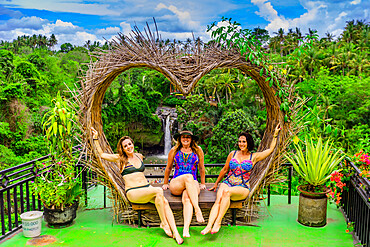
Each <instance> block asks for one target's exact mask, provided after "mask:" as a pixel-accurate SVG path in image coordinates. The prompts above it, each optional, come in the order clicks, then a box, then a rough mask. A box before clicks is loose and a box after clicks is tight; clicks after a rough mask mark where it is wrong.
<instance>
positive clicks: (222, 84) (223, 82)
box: [217, 69, 235, 104]
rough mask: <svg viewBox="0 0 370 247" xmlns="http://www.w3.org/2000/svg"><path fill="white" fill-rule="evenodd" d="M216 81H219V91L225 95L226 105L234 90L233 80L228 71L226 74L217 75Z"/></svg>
mask: <svg viewBox="0 0 370 247" xmlns="http://www.w3.org/2000/svg"><path fill="white" fill-rule="evenodd" d="M217 79H218V81H219V91H220V92H221V93H224V94H225V97H226V104H227V103H228V101H229V99H231V95H232V93H233V91H234V90H235V85H234V81H235V79H234V77H233V76H232V75H231V74H230V69H228V73H224V74H221V75H219V76H218V78H217Z"/></svg>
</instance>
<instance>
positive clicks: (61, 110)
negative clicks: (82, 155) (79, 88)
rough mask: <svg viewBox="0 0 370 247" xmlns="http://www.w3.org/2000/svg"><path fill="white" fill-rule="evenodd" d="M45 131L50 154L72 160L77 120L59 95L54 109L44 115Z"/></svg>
mask: <svg viewBox="0 0 370 247" xmlns="http://www.w3.org/2000/svg"><path fill="white" fill-rule="evenodd" d="M43 130H44V131H45V137H46V139H47V141H48V144H49V150H50V153H54V152H56V156H57V157H60V156H64V157H65V158H66V157H68V158H72V156H71V155H72V147H73V146H74V139H75V135H76V134H77V132H76V131H77V118H76V113H75V112H74V111H73V110H72V108H71V106H70V105H69V103H68V102H67V101H66V100H64V99H62V97H61V96H60V94H59V93H58V95H57V98H56V99H55V100H54V108H52V109H51V110H50V111H48V112H47V113H46V114H45V115H44V118H43Z"/></svg>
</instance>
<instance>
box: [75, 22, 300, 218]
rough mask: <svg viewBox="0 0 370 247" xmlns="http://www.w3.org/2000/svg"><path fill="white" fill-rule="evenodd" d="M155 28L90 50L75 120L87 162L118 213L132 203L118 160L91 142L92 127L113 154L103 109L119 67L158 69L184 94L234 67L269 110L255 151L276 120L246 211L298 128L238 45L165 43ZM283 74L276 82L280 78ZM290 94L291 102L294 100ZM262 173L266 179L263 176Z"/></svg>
mask: <svg viewBox="0 0 370 247" xmlns="http://www.w3.org/2000/svg"><path fill="white" fill-rule="evenodd" d="M160 40H161V39H160V36H159V35H158V33H157V32H156V33H153V32H151V31H150V28H149V26H147V29H145V30H144V33H142V32H140V31H139V30H138V28H137V27H135V29H134V30H133V31H132V33H131V34H130V36H125V35H122V34H118V36H117V37H116V39H114V40H113V41H112V42H111V48H110V50H109V51H99V52H96V53H95V54H94V57H95V58H97V60H96V61H95V62H93V61H91V62H90V64H89V65H88V70H87V71H86V74H85V76H84V77H83V78H82V79H81V81H80V82H81V86H82V89H81V91H80V93H79V95H78V98H79V100H78V102H79V104H80V112H79V117H80V118H79V119H80V123H81V125H82V128H83V129H84V130H85V133H84V136H83V138H82V141H83V144H84V147H85V154H88V155H90V157H91V159H90V160H91V162H89V163H87V165H89V166H90V168H91V169H92V170H93V171H96V172H97V173H98V174H99V175H100V176H98V177H99V178H100V182H101V183H102V184H103V185H105V186H107V187H108V188H110V191H111V193H112V198H113V200H114V209H115V214H116V215H118V214H119V213H122V212H123V211H125V210H127V209H129V208H130V203H129V201H128V200H127V198H126V195H125V190H124V181H123V178H122V176H121V174H120V172H119V171H118V168H117V166H116V164H114V163H111V162H108V161H105V160H102V159H101V158H100V157H99V155H97V152H96V150H95V149H94V148H93V147H92V146H91V144H92V140H93V139H92V134H91V131H90V129H91V127H94V128H95V129H96V130H97V131H98V132H99V133H101V135H100V136H99V142H100V146H101V147H102V149H103V150H104V151H105V152H107V153H113V150H112V148H111V146H110V145H109V143H108V141H107V139H106V137H105V135H104V133H103V126H102V118H101V110H102V101H103V98H104V94H105V92H106V90H107V89H108V87H109V85H110V84H111V83H112V81H113V80H114V79H115V78H116V77H117V76H118V75H119V74H121V73H122V72H124V71H126V70H128V69H130V68H137V67H147V68H150V69H154V70H156V71H158V72H160V73H162V74H163V75H164V76H165V77H166V78H167V79H168V80H169V81H170V82H171V83H172V84H173V85H174V86H175V87H176V88H177V89H178V90H180V91H181V92H182V93H183V94H185V95H187V94H189V93H190V92H191V91H192V89H193V88H194V86H195V85H196V84H197V82H198V81H199V80H200V79H201V78H202V77H203V76H204V75H206V74H207V73H209V72H210V71H212V70H214V69H220V68H236V69H239V70H241V71H242V72H244V73H245V74H247V75H249V76H250V77H251V78H252V79H254V80H255V81H256V82H257V83H258V85H259V87H260V88H261V90H262V92H263V95H264V98H265V102H266V111H267V122H266V130H265V133H264V135H263V138H262V141H261V143H260V146H259V147H258V150H257V151H261V150H265V149H267V148H269V145H270V143H271V140H272V138H273V132H274V129H275V126H276V125H277V124H278V123H280V124H281V126H282V130H281V132H280V135H279V138H278V142H277V148H275V150H274V152H273V153H272V154H271V155H270V156H269V157H268V158H266V159H264V160H263V161H260V162H259V163H258V164H257V165H256V166H254V168H253V170H252V174H251V180H250V184H251V193H250V196H249V197H248V198H247V200H246V204H247V207H248V208H249V211H251V210H252V208H253V203H252V202H253V201H254V200H256V199H258V197H259V193H260V191H261V189H262V188H263V187H264V186H266V185H268V184H270V183H273V182H274V181H275V180H276V179H275V178H274V174H276V171H277V170H278V169H279V163H281V159H282V157H283V153H284V152H285V149H286V147H287V145H288V144H289V139H290V138H289V137H290V136H292V135H293V134H294V132H296V131H297V128H296V129H295V131H294V130H292V129H290V127H291V126H290V124H289V123H287V122H284V112H282V111H281V110H280V104H281V99H280V98H279V97H278V96H277V95H276V90H277V88H276V87H275V85H273V86H272V87H270V86H269V83H268V82H266V74H264V73H261V74H262V75H260V70H261V68H262V67H260V66H256V65H255V64H253V63H251V62H250V61H249V60H247V59H246V57H245V56H243V55H241V54H240V52H239V51H238V50H236V49H234V50H233V49H225V48H222V47H221V46H220V45H219V44H216V43H212V42H210V43H209V44H202V42H201V41H200V40H199V39H198V40H195V41H194V42H193V43H192V44H191V45H188V46H181V45H178V44H176V42H173V43H170V44H166V43H165V42H163V41H160ZM283 81H284V80H283V79H282V80H281V81H280V85H282V84H283V83H284V82H283ZM292 95H293V94H292V93H291V94H290V96H289V97H291V98H292V99H289V101H293V96H292ZM265 178H266V179H265Z"/></svg>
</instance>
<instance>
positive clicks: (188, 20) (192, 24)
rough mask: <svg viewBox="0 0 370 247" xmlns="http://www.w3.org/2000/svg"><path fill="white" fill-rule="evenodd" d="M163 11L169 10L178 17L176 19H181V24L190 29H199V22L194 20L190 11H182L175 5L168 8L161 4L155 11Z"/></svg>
mask: <svg viewBox="0 0 370 247" xmlns="http://www.w3.org/2000/svg"><path fill="white" fill-rule="evenodd" d="M161 9H168V10H169V11H171V12H172V13H174V14H175V15H176V17H177V18H178V19H179V21H180V23H181V24H182V25H184V26H186V27H188V28H190V29H193V30H194V29H195V30H197V29H198V28H199V22H197V21H194V20H193V18H192V17H191V15H190V12H188V11H180V10H179V9H178V8H177V7H175V6H174V5H169V6H166V5H164V4H163V3H159V4H158V5H157V7H156V8H155V10H157V11H158V10H161Z"/></svg>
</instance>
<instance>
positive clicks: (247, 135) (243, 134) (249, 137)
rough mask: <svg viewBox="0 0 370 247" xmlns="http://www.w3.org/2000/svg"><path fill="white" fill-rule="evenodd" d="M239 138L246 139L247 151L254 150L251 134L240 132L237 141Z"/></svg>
mask: <svg viewBox="0 0 370 247" xmlns="http://www.w3.org/2000/svg"><path fill="white" fill-rule="evenodd" d="M241 136H245V138H246V139H247V148H248V151H252V150H253V149H254V140H253V137H252V136H251V134H249V133H247V132H242V133H240V134H239V136H238V139H239V138H240V137H241ZM238 149H239V145H238Z"/></svg>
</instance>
